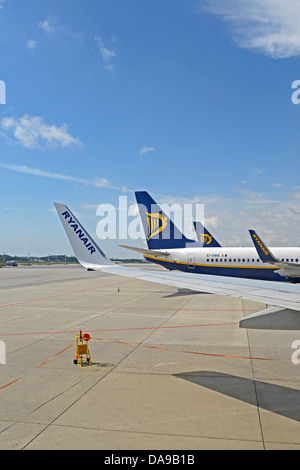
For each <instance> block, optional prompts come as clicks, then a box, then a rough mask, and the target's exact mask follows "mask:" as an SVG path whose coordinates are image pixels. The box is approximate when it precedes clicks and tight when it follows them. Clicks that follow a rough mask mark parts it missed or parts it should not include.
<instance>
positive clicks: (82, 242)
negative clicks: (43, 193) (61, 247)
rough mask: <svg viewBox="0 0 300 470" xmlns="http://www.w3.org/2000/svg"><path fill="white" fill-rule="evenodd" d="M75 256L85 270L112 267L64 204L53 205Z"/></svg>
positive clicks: (110, 262)
mask: <svg viewBox="0 0 300 470" xmlns="http://www.w3.org/2000/svg"><path fill="white" fill-rule="evenodd" d="M54 205H55V208H56V210H57V213H58V215H59V218H60V220H61V223H62V225H63V227H64V229H65V232H66V234H67V236H68V239H69V241H70V243H71V245H72V248H73V250H74V253H75V256H76V258H77V259H78V261H79V263H80V264H82V266H84V267H85V268H90V269H97V268H99V267H100V266H114V263H113V262H112V261H110V259H108V258H107V257H106V256H105V254H104V253H103V251H102V250H101V249H100V248H99V246H98V245H97V243H96V242H95V241H94V240H93V239H92V237H91V236H90V235H89V234H88V232H87V231H86V230H85V229H84V228H83V226H82V225H81V224H80V222H79V221H78V220H77V219H76V217H75V215H74V214H73V213H72V212H71V211H70V209H69V208H68V207H67V206H66V205H65V204H59V203H54Z"/></svg>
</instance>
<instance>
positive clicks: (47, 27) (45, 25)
mask: <svg viewBox="0 0 300 470" xmlns="http://www.w3.org/2000/svg"><path fill="white" fill-rule="evenodd" d="M38 27H39V28H40V29H41V30H42V31H43V32H44V33H47V34H54V33H55V27H54V25H53V23H52V21H51V20H44V21H40V22H39V23H38Z"/></svg>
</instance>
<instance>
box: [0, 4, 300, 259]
mask: <svg viewBox="0 0 300 470" xmlns="http://www.w3.org/2000/svg"><path fill="white" fill-rule="evenodd" d="M0 6H1V8H0V57H1V61H0V80H2V81H4V82H5V85H6V103H5V104H0V179H1V181H0V183H1V184H0V188H1V189H0V191H1V200H0V215H1V221H2V223H1V228H2V230H1V232H0V253H1V252H6V253H9V254H18V255H21V254H26V253H28V252H30V253H31V254H32V255H36V256H42V255H47V254H48V253H67V254H71V253H72V251H71V248H70V247H69V244H68V242H67V240H66V238H65V235H64V233H63V232H62V229H61V227H60V222H59V220H58V217H57V215H56V214H55V213H54V211H53V201H57V202H65V203H66V204H68V205H69V206H70V208H71V209H72V210H73V211H74V212H75V213H76V214H78V216H79V217H81V220H82V222H83V223H84V224H85V225H86V226H87V227H88V229H89V231H90V233H92V234H93V235H95V233H96V225H97V222H98V221H99V217H97V216H96V207H97V206H98V205H99V204H104V203H110V204H114V205H116V206H117V205H118V198H119V196H121V195H127V196H128V200H129V202H130V203H133V202H134V193H133V191H135V190H147V191H149V192H150V193H151V194H152V196H153V197H155V198H156V199H157V200H158V201H160V202H168V203H172V202H179V203H188V202H194V203H205V218H206V223H207V226H208V227H209V228H210V230H211V231H212V232H213V233H214V234H215V236H216V238H217V239H218V240H219V241H220V242H221V243H222V244H229V245H249V244H250V243H251V242H249V236H248V232H247V230H248V228H254V229H256V230H257V231H259V233H260V234H261V235H262V236H263V238H264V240H265V241H266V242H267V243H270V244H271V245H273V246H276V245H277V246H280V245H291V244H297V245H299V236H298V228H299V222H300V204H299V202H300V182H299V167H300V163H299V162H300V160H299V150H298V149H299V136H300V106H297V105H295V104H293V103H292V100H291V97H292V93H293V91H294V90H292V88H291V86H292V83H293V82H294V81H295V80H297V79H300V72H299V55H300V33H299V32H298V29H299V28H298V25H299V21H300V6H299V2H298V0H286V1H285V2H282V1H280V0H251V1H250V0H226V1H225V0H203V1H199V0H152V1H151V2H149V1H146V0H128V1H126V2H125V1H124V0H110V1H109V2H107V1H104V0H86V1H85V2H83V1H80V0H59V1H58V0H43V1H42V2H41V1H38V0H26V1H24V0H1V1H0ZM0 101H1V100H0ZM121 242H123V240H121ZM135 244H137V243H135ZM138 244H139V246H140V245H141V244H142V242H139V243H138ZM102 246H103V248H104V249H105V250H106V251H107V254H108V255H109V256H114V255H115V256H122V255H124V256H126V255H127V253H126V252H124V250H121V249H120V248H118V240H106V241H105V242H103V243H102Z"/></svg>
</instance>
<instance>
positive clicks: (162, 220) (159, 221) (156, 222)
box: [147, 212, 168, 241]
mask: <svg viewBox="0 0 300 470" xmlns="http://www.w3.org/2000/svg"><path fill="white" fill-rule="evenodd" d="M147 216H148V239H147V241H148V240H150V238H152V237H154V236H155V235H157V234H158V233H160V232H162V231H163V230H164V229H165V228H166V226H167V225H168V222H167V221H168V217H166V216H165V217H163V215H162V214H159V213H157V214H149V213H148V212H147Z"/></svg>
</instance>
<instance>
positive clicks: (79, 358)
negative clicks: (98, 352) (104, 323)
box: [73, 331, 92, 367]
mask: <svg viewBox="0 0 300 470" xmlns="http://www.w3.org/2000/svg"><path fill="white" fill-rule="evenodd" d="M90 339H92V338H91V337H90V335H89V334H88V333H85V334H84V335H83V334H82V331H80V333H79V335H76V355H75V356H74V361H73V362H74V364H75V365H79V366H81V367H84V366H91V365H92V358H91V355H90V350H89V346H88V342H89V341H90Z"/></svg>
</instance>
